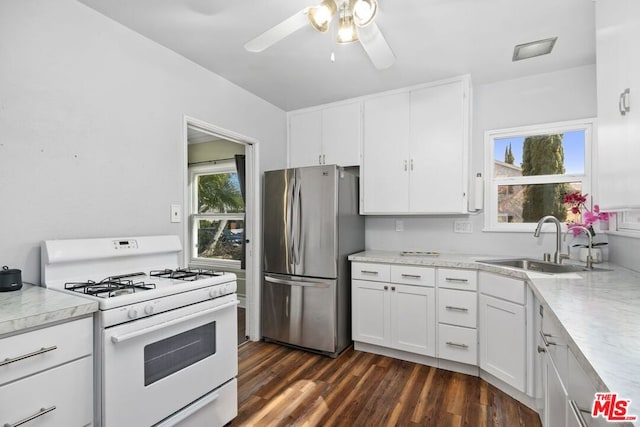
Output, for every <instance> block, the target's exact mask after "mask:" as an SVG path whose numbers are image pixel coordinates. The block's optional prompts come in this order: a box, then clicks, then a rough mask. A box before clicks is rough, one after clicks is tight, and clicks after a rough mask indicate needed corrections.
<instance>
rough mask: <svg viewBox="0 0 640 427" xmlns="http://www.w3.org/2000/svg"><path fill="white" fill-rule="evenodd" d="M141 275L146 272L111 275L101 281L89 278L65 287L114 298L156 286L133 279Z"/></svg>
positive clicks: (66, 284)
mask: <svg viewBox="0 0 640 427" xmlns="http://www.w3.org/2000/svg"><path fill="white" fill-rule="evenodd" d="M140 275H144V273H132V274H123V275H120V276H110V277H107V278H105V279H102V280H101V281H99V282H94V281H93V280H87V281H86V282H67V283H65V284H64V288H65V289H68V290H71V291H74V292H80V293H83V294H87V295H93V296H97V297H101V298H112V297H115V296H118V295H127V294H133V293H135V292H136V290H145V291H146V290H150V289H155V288H156V285H155V284H154V283H145V282H142V281H138V282H136V281H134V280H132V279H131V277H136V276H140Z"/></svg>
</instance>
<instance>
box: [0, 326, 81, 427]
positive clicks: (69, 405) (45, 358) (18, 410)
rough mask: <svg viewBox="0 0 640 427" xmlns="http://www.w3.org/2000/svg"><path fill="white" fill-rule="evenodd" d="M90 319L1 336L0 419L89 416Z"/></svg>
mask: <svg viewBox="0 0 640 427" xmlns="http://www.w3.org/2000/svg"><path fill="white" fill-rule="evenodd" d="M92 348H93V319H92V318H89V317H87V318H83V319H78V320H73V321H70V322H67V323H63V324H58V325H54V326H48V327H45V328H41V329H37V330H33V331H29V332H26V333H23V334H19V335H13V336H9V337H5V338H2V339H0V360H2V364H1V365H0V425H2V426H14V425H15V426H17V425H23V424H24V425H25V426H27V425H28V426H29V427H45V426H87V425H91V423H92V422H93V351H92Z"/></svg>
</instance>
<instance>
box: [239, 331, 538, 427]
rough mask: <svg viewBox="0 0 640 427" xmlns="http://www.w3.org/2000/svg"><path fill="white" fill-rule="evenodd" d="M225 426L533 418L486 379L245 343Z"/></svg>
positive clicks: (534, 424) (353, 355)
mask: <svg viewBox="0 0 640 427" xmlns="http://www.w3.org/2000/svg"><path fill="white" fill-rule="evenodd" d="M238 353H239V385H238V400H239V411H238V417H237V418H236V419H235V420H234V421H233V422H231V423H230V426H323V427H324V426H437V427H440V426H473V427H476V426H505V427H512V426H527V427H529V426H531V427H539V426H540V420H539V417H538V415H537V414H536V413H535V412H534V411H532V410H530V409H529V408H527V407H525V406H524V405H522V404H520V403H519V402H517V401H516V400H514V399H512V398H511V397H509V396H508V395H506V394H504V393H503V392H501V391H500V390H498V389H496V388H495V387H493V386H491V385H489V384H488V383H486V382H485V381H483V380H481V379H479V378H476V377H473V376H469V375H464V374H459V373H455V372H450V371H445V370H442V369H437V368H433V367H429V366H424V365H418V364H415V363H411V362H405V361H401V360H397V359H392V358H389V357H384V356H378V355H374V354H370V353H363V352H359V351H354V350H353V348H350V349H347V350H345V351H344V352H343V353H342V354H341V355H340V356H339V357H338V358H336V359H330V358H328V357H325V356H320V355H316V354H313V353H308V352H303V351H299V350H295V349H290V348H287V347H283V346H279V345H275V344H270V343H264V342H248V343H246V344H244V345H242V346H240V348H239V349H238Z"/></svg>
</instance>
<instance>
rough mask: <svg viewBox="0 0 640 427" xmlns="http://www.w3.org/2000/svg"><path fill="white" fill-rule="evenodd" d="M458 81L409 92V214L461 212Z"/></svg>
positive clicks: (463, 180) (462, 140)
mask: <svg viewBox="0 0 640 427" xmlns="http://www.w3.org/2000/svg"><path fill="white" fill-rule="evenodd" d="M465 96H466V94H465V89H464V86H463V82H462V81H456V82H452V83H447V84H443V85H438V86H433V87H427V88H424V89H420V90H414V91H412V92H411V134H410V144H409V151H410V154H411V157H410V160H409V169H410V171H411V173H410V175H409V176H410V178H409V210H410V212H412V213H421V212H424V213H460V212H467V202H466V201H467V196H466V193H467V180H468V178H467V175H468V174H467V170H468V165H467V149H466V145H467V134H468V132H466V131H465V126H467V125H468V124H467V121H466V114H465V111H466V109H465V104H466V99H465Z"/></svg>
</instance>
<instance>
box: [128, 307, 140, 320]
mask: <svg viewBox="0 0 640 427" xmlns="http://www.w3.org/2000/svg"><path fill="white" fill-rule="evenodd" d="M128 314H129V319H135V318H136V317H138V310H136V309H135V308H131V309H129V313H128Z"/></svg>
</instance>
